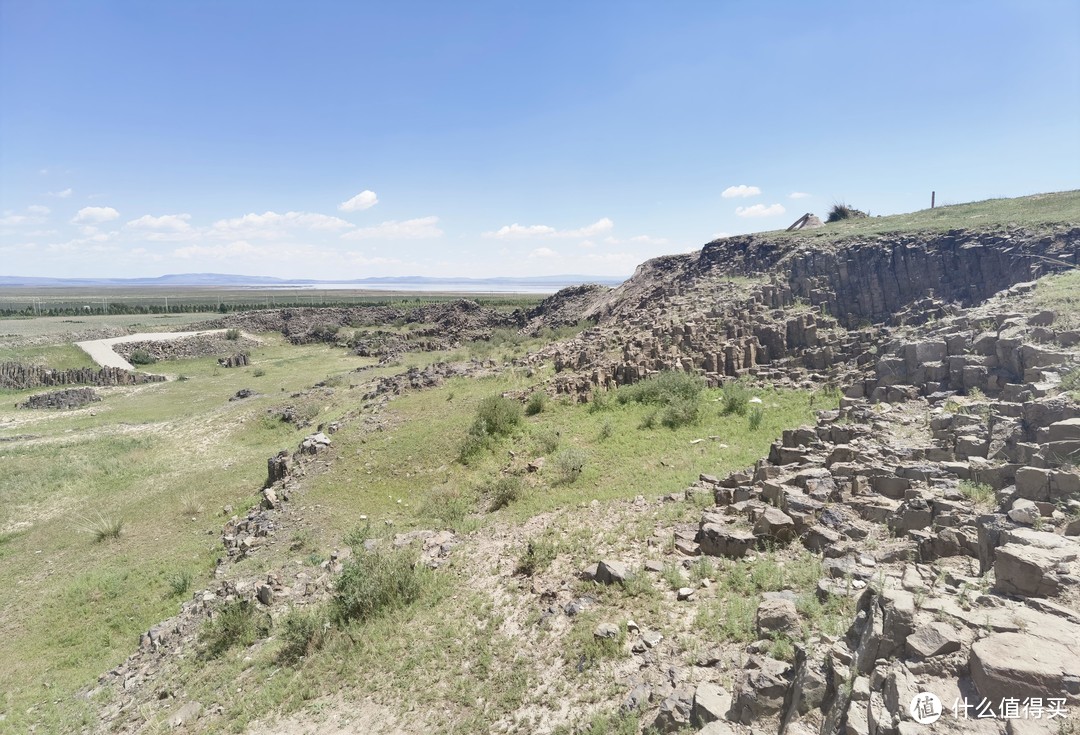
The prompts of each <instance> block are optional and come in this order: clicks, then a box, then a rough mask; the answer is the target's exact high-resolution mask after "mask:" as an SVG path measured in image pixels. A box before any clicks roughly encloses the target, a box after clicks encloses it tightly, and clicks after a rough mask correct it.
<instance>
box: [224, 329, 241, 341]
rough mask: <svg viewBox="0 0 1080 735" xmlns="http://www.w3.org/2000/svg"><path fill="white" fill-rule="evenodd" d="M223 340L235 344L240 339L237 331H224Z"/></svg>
mask: <svg viewBox="0 0 1080 735" xmlns="http://www.w3.org/2000/svg"><path fill="white" fill-rule="evenodd" d="M225 339H227V340H229V341H231V342H235V341H236V340H238V339H240V330H239V329H226V330H225Z"/></svg>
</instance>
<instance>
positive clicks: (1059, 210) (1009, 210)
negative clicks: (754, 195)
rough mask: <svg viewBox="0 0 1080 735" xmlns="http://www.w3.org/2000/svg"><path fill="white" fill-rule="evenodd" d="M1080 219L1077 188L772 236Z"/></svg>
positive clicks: (821, 239)
mask: <svg viewBox="0 0 1080 735" xmlns="http://www.w3.org/2000/svg"><path fill="white" fill-rule="evenodd" d="M1077 222H1080V191H1063V192H1054V193H1048V194H1035V195H1033V196H1027V197H1017V198H1012V199H987V200H985V201H981V202H971V203H969V204H956V205H950V206H940V207H935V208H934V209H922V210H919V211H916V212H908V213H905V214H894V215H889V216H887V217H866V218H860V219H848V220H842V221H840V222H834V223H831V224H829V225H826V226H825V227H821V228H818V229H815V230H798V231H796V232H785V231H783V230H779V231H775V232H770V233H768V234H769V235H770V237H774V238H778V239H779V238H798V239H800V240H810V241H813V242H814V244H815V245H821V244H823V243H825V242H828V241H831V240H840V239H843V238H846V237H857V236H866V235H880V234H884V233H893V232H904V233H912V232H941V231H944V230H953V229H970V228H984V227H1002V226H1032V225H1047V224H1073V225H1075V224H1076V223H1077Z"/></svg>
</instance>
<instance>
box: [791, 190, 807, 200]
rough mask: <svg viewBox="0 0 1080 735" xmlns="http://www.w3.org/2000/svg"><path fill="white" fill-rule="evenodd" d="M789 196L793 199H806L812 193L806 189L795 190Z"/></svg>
mask: <svg viewBox="0 0 1080 735" xmlns="http://www.w3.org/2000/svg"><path fill="white" fill-rule="evenodd" d="M788 196H789V197H791V198H792V199H806V198H807V197H809V196H810V195H809V194H807V193H806V192H805V191H793V192H791V193H790V194H788Z"/></svg>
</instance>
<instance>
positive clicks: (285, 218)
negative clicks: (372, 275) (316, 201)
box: [211, 211, 352, 240]
mask: <svg viewBox="0 0 1080 735" xmlns="http://www.w3.org/2000/svg"><path fill="white" fill-rule="evenodd" d="M351 227H352V224H351V223H349V222H346V221H345V220H343V219H341V218H340V217H333V216H330V215H328V214H318V213H317V212H286V213H285V214H280V213H278V212H269V211H268V212H263V213H262V214H255V213H254V212H251V213H249V214H245V215H244V216H243V217H233V218H232V219H222V220H218V221H217V222H215V223H214V225H213V227H211V233H212V234H213V235H215V236H217V237H224V238H232V239H240V240H243V239H247V238H276V237H282V236H283V235H284V234H285V233H286V231H287V230H289V229H297V228H299V229H308V230H321V231H331V232H332V231H335V230H347V229H349V228H351Z"/></svg>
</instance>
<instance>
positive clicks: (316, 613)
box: [278, 607, 331, 665]
mask: <svg viewBox="0 0 1080 735" xmlns="http://www.w3.org/2000/svg"><path fill="white" fill-rule="evenodd" d="M330 627H331V626H330V618H329V616H328V615H327V611H326V609H325V608H323V607H317V608H315V609H313V610H301V609H297V608H293V609H292V610H290V611H289V614H288V615H286V616H285V619H284V620H283V621H282V623H281V639H282V646H281V649H280V650H279V651H278V660H280V661H281V662H282V663H285V664H288V665H293V664H296V663H298V662H299V661H300V660H301V659H303V658H305V657H306V656H310V655H311V654H312V653H314V652H315V651H318V650H319V649H320V648H322V647H323V645H324V644H325V643H326V640H327V638H328V637H329V634H330Z"/></svg>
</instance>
